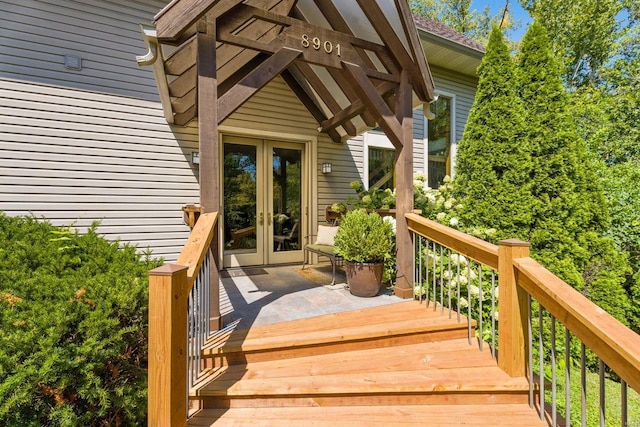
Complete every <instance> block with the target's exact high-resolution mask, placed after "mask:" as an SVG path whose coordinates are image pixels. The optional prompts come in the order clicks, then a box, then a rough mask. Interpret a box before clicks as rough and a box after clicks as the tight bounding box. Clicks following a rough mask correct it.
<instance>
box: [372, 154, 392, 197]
mask: <svg viewBox="0 0 640 427" xmlns="http://www.w3.org/2000/svg"><path fill="white" fill-rule="evenodd" d="M395 159H396V150H394V149H393V148H383V147H374V146H370V147H369V187H368V188H369V190H375V189H381V190H384V189H387V188H390V189H392V190H393V189H394V188H395V186H396V183H395Z"/></svg>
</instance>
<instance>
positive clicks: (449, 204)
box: [444, 200, 453, 209]
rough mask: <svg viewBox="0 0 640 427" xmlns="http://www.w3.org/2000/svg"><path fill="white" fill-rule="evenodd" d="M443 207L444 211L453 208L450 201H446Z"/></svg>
mask: <svg viewBox="0 0 640 427" xmlns="http://www.w3.org/2000/svg"><path fill="white" fill-rule="evenodd" d="M444 207H445V209H451V208H452V207H453V203H451V200H447V201H446V202H444Z"/></svg>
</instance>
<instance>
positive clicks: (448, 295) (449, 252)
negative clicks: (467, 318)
mask: <svg viewBox="0 0 640 427" xmlns="http://www.w3.org/2000/svg"><path fill="white" fill-rule="evenodd" d="M447 251H448V254H449V256H448V257H447V280H448V281H449V282H448V283H447V298H448V299H447V301H448V303H449V319H451V280H452V279H453V277H452V275H451V249H447Z"/></svg>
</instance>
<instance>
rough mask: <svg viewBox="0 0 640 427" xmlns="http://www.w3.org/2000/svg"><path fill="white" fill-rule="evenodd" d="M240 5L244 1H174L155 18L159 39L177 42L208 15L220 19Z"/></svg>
mask: <svg viewBox="0 0 640 427" xmlns="http://www.w3.org/2000/svg"><path fill="white" fill-rule="evenodd" d="M214 3H215V4H214ZM240 3H242V0H218V1H217V2H216V0H179V1H173V2H171V3H170V4H169V5H168V6H167V7H165V8H164V9H162V10H161V11H160V13H158V14H157V15H156V16H155V18H154V19H155V24H156V30H157V31H158V39H160V40H177V39H178V38H179V37H180V36H181V35H182V34H183V33H184V32H185V31H186V30H187V29H189V28H190V27H191V26H193V25H194V24H195V23H196V22H197V21H198V20H199V19H200V18H202V17H203V16H204V15H205V14H206V13H208V12H210V13H211V15H212V16H213V17H218V16H221V15H223V14H224V13H226V12H228V11H229V10H231V9H233V8H234V7H235V6H237V5H239V4H240Z"/></svg>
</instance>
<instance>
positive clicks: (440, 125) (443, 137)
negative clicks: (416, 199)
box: [428, 96, 451, 188]
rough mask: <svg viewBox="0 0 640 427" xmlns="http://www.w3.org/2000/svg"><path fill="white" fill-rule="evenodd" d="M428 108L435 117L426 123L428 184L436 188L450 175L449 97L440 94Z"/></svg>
mask: <svg viewBox="0 0 640 427" xmlns="http://www.w3.org/2000/svg"><path fill="white" fill-rule="evenodd" d="M430 108H431V112H432V113H433V114H434V115H435V118H434V119H433V120H429V124H428V138H429V142H428V151H429V154H428V156H429V159H428V161H429V165H428V167H429V169H428V171H429V174H428V175H429V180H428V184H429V187H431V188H438V187H439V186H440V184H442V180H443V179H444V177H445V175H451V98H446V97H443V96H440V97H439V98H438V100H437V101H436V102H434V103H432V104H431V105H430Z"/></svg>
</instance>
